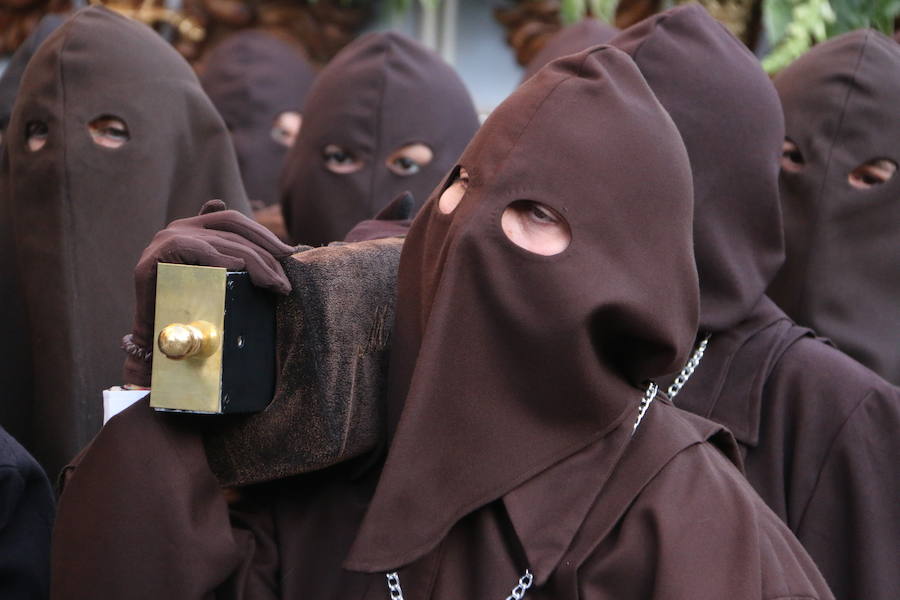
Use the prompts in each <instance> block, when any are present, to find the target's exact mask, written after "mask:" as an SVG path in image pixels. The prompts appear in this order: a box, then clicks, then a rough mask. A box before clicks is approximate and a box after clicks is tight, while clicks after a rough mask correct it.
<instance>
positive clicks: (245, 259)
mask: <svg viewBox="0 0 900 600" xmlns="http://www.w3.org/2000/svg"><path fill="white" fill-rule="evenodd" d="M293 253H294V248H292V247H291V246H288V245H287V244H285V243H283V242H281V241H280V240H279V239H278V238H277V237H275V235H273V234H272V233H271V232H270V231H269V230H267V229H266V228H265V227H263V226H262V225H260V224H259V223H256V222H255V221H253V220H251V219H249V218H248V217H246V216H244V215H242V214H241V213H239V212H237V211H234V210H226V209H225V203H224V202H222V201H221V200H210V201H209V202H207V203H206V204H204V205H203V208H201V209H200V215H199V216H196V217H190V218H187V219H179V220H177V221H173V222H172V223H170V224H169V226H168V227H166V228H165V229H163V230H162V231H160V232H159V233H157V234H156V235H155V236H154V237H153V241H151V242H150V245H149V246H147V248H146V249H145V250H144V252H143V254H141V259H140V261H138V264H137V266H136V267H135V269H134V287H135V314H134V328H133V331H132V333H131V334H130V335H127V336H125V338H124V339H123V340H122V346H123V348H124V349H125V351H126V354H127V358H126V359H125V366H124V370H123V375H124V381H125V383H126V384H132V385H138V386H143V387H148V386H149V385H150V371H151V364H152V363H151V357H152V354H151V351H152V350H153V347H154V346H155V344H154V342H155V340H153V319H154V316H155V313H156V271H157V264H158V263H160V262H167V263H177V264H184V265H200V266H204V267H224V268H226V269H228V270H230V271H244V270H246V271H248V272H249V275H250V280H251V281H252V282H253V284H254V285H257V286H259V287H261V288H264V289H267V290H271V291H273V292H276V293H279V294H287V293H289V292H290V291H291V284H290V282H289V281H288V278H287V276H286V275H285V274H284V269H282V268H281V265H280V264H279V263H278V260H277V259H280V258H284V257H285V256H289V255H291V254H293Z"/></svg>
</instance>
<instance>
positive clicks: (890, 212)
mask: <svg viewBox="0 0 900 600" xmlns="http://www.w3.org/2000/svg"><path fill="white" fill-rule="evenodd" d="M775 88H776V89H777V90H778V94H779V96H780V97H781V103H782V106H783V107H784V115H785V121H786V134H787V138H786V141H785V145H786V147H785V156H784V158H783V159H782V164H783V168H782V170H781V179H780V183H781V204H782V210H783V211H784V233H785V246H786V255H787V257H786V260H785V263H784V266H783V267H782V268H781V271H779V272H778V276H777V277H776V278H775V280H774V281H773V282H772V285H771V286H770V287H769V295H770V296H771V297H772V299H773V300H774V301H775V302H776V303H778V305H779V306H780V307H781V308H783V309H784V311H785V312H786V313H787V314H788V315H790V316H791V317H792V318H793V319H795V320H796V321H797V322H798V323H801V324H803V325H807V326H809V327H811V328H813V329H815V330H816V332H818V333H820V334H822V335H824V336H826V337H828V338H830V339H832V340H833V341H834V342H835V344H836V345H837V347H838V348H840V349H841V350H843V351H844V352H846V353H847V354H849V355H850V356H852V357H853V358H855V359H856V360H858V361H859V362H861V363H863V364H864V365H866V366H867V367H869V368H870V369H872V370H873V371H875V372H876V373H878V374H880V375H881V376H882V377H884V378H885V379H887V380H888V381H891V382H893V383H894V384H900V201H898V200H900V175H898V174H897V173H896V171H897V165H898V163H900V119H898V118H897V107H898V106H900V45H897V43H896V42H895V41H894V40H892V39H890V38H888V37H885V36H884V35H882V34H880V33H878V32H875V31H872V30H860V31H855V32H852V33H848V34H845V35H842V36H840V37H837V38H834V39H832V40H829V41H827V42H825V43H823V44H820V45H818V46H816V47H815V48H813V49H812V50H811V51H810V52H808V53H807V54H806V55H804V56H802V57H801V58H800V59H798V60H797V61H796V62H794V63H793V64H792V65H791V66H790V67H788V68H787V69H785V70H784V71H782V72H781V73H780V74H779V75H778V78H777V79H776V80H775Z"/></svg>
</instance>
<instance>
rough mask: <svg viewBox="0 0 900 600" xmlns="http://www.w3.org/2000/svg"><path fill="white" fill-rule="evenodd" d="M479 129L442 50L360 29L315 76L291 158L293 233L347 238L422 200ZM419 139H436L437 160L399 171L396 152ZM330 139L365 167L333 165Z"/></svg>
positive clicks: (302, 237)
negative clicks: (401, 200) (393, 206)
mask: <svg viewBox="0 0 900 600" xmlns="http://www.w3.org/2000/svg"><path fill="white" fill-rule="evenodd" d="M477 128H478V117H477V115H476V114H475V107H474V105H473V104H472V99H471V98H470V97H469V93H468V91H466V88H465V85H463V82H462V80H460V78H459V76H458V75H457V74H456V72H455V71H454V70H453V68H452V67H450V65H448V64H447V63H445V62H444V61H443V60H441V58H440V57H439V56H438V55H436V54H435V53H434V52H432V51H431V50H428V49H427V48H425V47H424V46H422V45H421V44H419V43H418V42H416V41H414V40H411V39H409V38H407V37H405V36H402V35H400V34H397V33H373V34H369V35H366V36H363V37H361V38H359V39H358V40H356V41H355V42H353V43H352V44H350V45H349V46H347V47H346V48H344V49H343V50H342V51H341V52H340V54H338V55H337V56H336V57H335V58H334V59H333V60H332V61H331V62H330V63H328V66H327V67H325V69H323V70H322V72H321V73H320V74H319V76H318V77H317V78H316V82H315V84H314V85H313V89H312V90H311V91H310V94H309V98H308V99H307V102H306V108H305V111H304V122H303V127H302V129H301V130H300V135H299V137H298V138H297V143H296V144H295V145H294V147H293V148H292V149H291V152H290V153H289V154H288V158H287V161H286V162H285V165H284V171H283V172H282V179H281V190H282V197H281V208H282V212H283V213H284V219H285V223H286V225H287V228H288V233H289V234H290V236H291V238H292V240H293V241H294V242H297V243H302V244H308V245H310V246H318V245H321V244H327V243H328V242H332V241H334V240H341V239H343V238H344V236H345V235H346V234H347V232H349V231H350V230H351V229H352V228H353V226H354V225H356V224H357V223H359V222H360V221H364V220H366V219H371V218H372V217H373V216H374V215H375V214H377V213H378V212H379V211H380V210H381V209H382V208H384V207H385V206H386V205H387V204H388V203H390V202H391V200H393V199H394V198H396V197H397V195H398V194H400V193H402V192H405V191H409V192H411V193H412V195H413V197H414V198H415V199H416V200H417V201H418V202H419V203H421V202H423V200H424V199H425V198H427V197H428V194H429V193H430V192H431V190H432V189H433V188H434V186H435V185H437V183H438V182H439V181H440V179H441V177H443V175H444V173H446V172H447V169H449V168H450V167H451V166H453V164H454V163H455V162H456V160H457V159H458V158H459V155H460V153H461V152H462V151H463V149H464V148H465V146H466V144H467V143H468V142H469V140H470V139H471V138H472V134H473V133H475V130H476V129H477ZM417 142H421V143H423V144H425V145H427V146H429V147H430V148H431V150H432V152H433V153H434V158H433V160H432V161H431V162H430V163H429V164H428V165H427V166H424V167H422V168H421V169H420V170H419V171H418V172H417V173H414V174H412V175H408V176H401V175H397V174H395V173H393V172H391V171H390V170H389V169H388V168H387V166H386V163H387V159H388V157H389V156H390V155H391V154H392V153H393V152H394V151H395V150H397V149H398V148H400V147H402V146H405V145H407V144H413V143H417ZM329 144H337V145H339V146H340V147H341V148H343V149H344V150H346V151H347V152H349V153H350V154H352V155H353V156H354V157H355V158H356V159H359V160H361V161H363V166H362V168H361V169H360V170H358V171H356V172H354V173H349V174H337V173H333V172H331V171H329V170H328V169H327V168H326V166H325V162H324V160H323V150H324V149H325V147H326V146H327V145H329Z"/></svg>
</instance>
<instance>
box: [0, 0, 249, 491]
mask: <svg viewBox="0 0 900 600" xmlns="http://www.w3.org/2000/svg"><path fill="white" fill-rule="evenodd" d="M7 136H8V137H7V142H8V143H7V144H5V146H6V151H5V153H4V156H3V162H2V166H0V211H2V219H0V220H2V222H3V223H5V224H6V223H8V224H9V231H8V233H6V234H4V239H3V240H2V242H0V243H2V244H3V246H4V247H8V248H10V249H11V251H12V255H13V256H14V263H13V261H9V260H8V258H9V257H8V256H5V257H4V263H5V265H6V267H7V268H10V267H11V268H12V269H11V271H12V272H10V271H8V270H6V269H5V270H4V273H3V274H2V275H0V276H2V278H3V288H2V294H0V296H3V300H2V303H3V304H4V306H6V305H7V304H14V303H18V306H17V309H18V314H17V316H16V317H15V319H6V317H8V316H9V315H8V313H7V314H6V315H4V317H5V320H8V321H13V322H12V323H8V324H7V325H4V327H9V326H10V325H12V326H14V327H17V328H18V330H17V331H15V332H13V334H14V337H12V338H10V337H5V336H4V339H5V340H6V343H5V344H4V345H3V348H4V349H3V350H2V351H0V369H2V371H0V379H2V381H3V382H4V383H5V382H6V381H7V380H9V381H13V382H14V384H15V385H16V386H18V387H17V389H16V395H15V396H10V398H14V400H12V401H14V402H16V403H19V404H20V405H22V406H23V407H27V409H28V410H29V412H30V414H28V415H26V417H27V419H28V421H29V422H30V426H29V427H28V428H27V431H26V434H27V435H26V437H25V439H24V440H23V441H24V442H25V444H26V447H29V449H30V450H31V451H32V453H33V454H34V455H35V456H36V458H38V460H39V461H41V463H42V464H43V465H44V466H45V468H46V469H47V471H48V472H49V473H51V474H52V475H51V476H54V477H55V474H56V472H58V470H59V469H60V468H61V467H62V466H63V465H65V464H66V462H67V461H69V460H70V459H71V458H72V457H73V456H74V455H75V454H76V453H77V452H78V451H79V450H80V449H81V448H82V447H83V446H84V445H85V444H86V443H87V442H88V441H89V440H90V439H91V438H92V437H93V435H94V434H95V433H96V432H97V430H98V429H99V428H100V421H101V405H102V402H101V396H100V392H101V390H102V389H104V388H107V387H110V386H112V385H115V384H119V383H121V377H120V374H121V365H122V352H121V350H120V349H119V345H120V341H121V339H122V336H123V334H125V333H127V332H129V331H130V330H131V320H132V317H133V314H134V293H133V288H132V285H131V282H132V270H133V268H134V265H135V263H136V262H137V259H138V257H140V254H141V250H142V249H143V247H144V246H146V245H147V243H148V242H149V240H150V239H151V238H152V237H153V234H154V233H155V232H156V231H157V230H159V229H160V228H161V227H163V226H164V225H165V224H166V223H168V222H170V221H171V220H172V219H175V218H177V217H181V216H187V215H193V214H196V213H197V210H198V208H199V207H200V205H202V204H203V202H204V201H205V200H208V199H210V198H213V197H219V198H224V199H225V200H227V201H228V202H229V203H230V205H231V206H232V207H234V208H237V209H239V210H242V211H244V212H248V211H249V206H248V204H247V200H246V197H245V195H244V191H243V188H242V186H241V180H240V173H239V172H238V169H237V162H236V161H235V158H234V150H233V149H232V147H231V142H230V139H229V136H228V130H227V129H226V128H225V125H224V124H223V123H222V119H221V118H220V117H219V115H218V114H217V113H216V111H215V108H213V106H212V104H211V103H210V101H209V99H208V98H207V97H206V94H204V93H203V90H202V89H201V88H200V84H199V82H198V81H197V78H196V76H195V75H194V73H193V71H192V70H191V68H190V66H189V65H188V64H187V63H186V62H185V61H184V59H183V58H182V57H181V56H179V55H178V54H177V53H176V52H175V51H174V50H173V49H172V48H171V47H170V46H169V45H168V44H167V43H166V42H165V41H163V40H162V39H161V38H160V37H159V36H158V35H157V34H155V33H154V32H153V31H152V30H151V29H149V28H148V27H146V26H144V25H141V24H138V23H136V22H135V21H132V20H129V19H126V18H124V17H121V16H118V15H116V14H114V13H112V12H110V11H108V10H106V9H104V8H99V7H91V8H87V9H84V10H81V11H79V12H78V13H76V14H75V15H74V16H73V17H72V18H70V19H69V20H68V21H67V22H66V23H65V24H64V25H62V26H61V27H60V28H59V29H57V30H56V31H55V32H54V33H53V34H52V35H51V36H50V37H49V38H48V39H47V40H46V41H45V42H44V44H43V45H42V46H41V47H40V49H39V50H38V52H37V53H36V54H35V56H34V57H33V58H32V60H31V62H30V63H29V65H28V68H27V70H26V72H25V76H24V78H23V80H22V86H21V89H20V92H19V96H18V99H17V101H16V105H15V108H14V110H13V114H12V119H11V121H10V124H9V127H8V129H7ZM6 236H8V237H6ZM8 282H11V283H12V284H11V285H10V284H8ZM7 357H9V360H8V358H7ZM10 365H13V366H14V367H15V368H14V369H11V368H10ZM7 369H10V370H9V371H7ZM29 388H30V389H29ZM7 391H8V390H7V389H6V388H5V387H4V392H7Z"/></svg>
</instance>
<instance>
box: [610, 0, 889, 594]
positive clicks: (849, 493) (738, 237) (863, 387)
mask: <svg viewBox="0 0 900 600" xmlns="http://www.w3.org/2000/svg"><path fill="white" fill-rule="evenodd" d="M612 43H613V44H614V45H616V46H618V47H621V48H623V49H624V50H626V51H627V52H629V53H630V54H631V55H632V56H633V57H634V58H635V62H636V63H637V65H638V67H639V68H640V69H641V72H642V73H643V74H644V76H645V77H646V79H647V82H648V83H649V84H650V87H651V88H652V89H653V90H654V93H655V94H656V96H657V97H658V98H659V99H660V102H661V103H662V104H663V106H664V107H665V108H666V109H667V110H668V111H669V114H670V115H671V116H672V119H673V120H674V121H675V123H676V125H677V126H678V128H679V131H680V132H681V135H682V137H683V139H684V142H685V146H686V147H687V150H688V154H689V155H690V157H691V166H692V168H693V172H694V194H695V218H694V236H695V244H696V253H697V267H698V271H699V274H700V291H701V294H700V309H701V312H700V331H701V333H702V334H706V333H710V334H712V338H711V341H710V343H709V347H708V349H707V351H706V355H705V357H704V358H703V361H702V362H701V364H700V367H699V368H698V369H697V371H696V372H695V373H694V375H693V376H692V378H691V379H690V380H689V381H688V383H687V385H686V386H685V387H684V388H683V390H682V391H681V392H680V394H679V395H678V396H677V397H676V398H675V404H676V405H678V406H679V407H682V408H685V409H687V410H690V411H693V412H695V413H697V414H700V415H701V416H704V417H709V418H712V419H714V420H716V421H717V422H719V423H722V424H724V425H726V426H727V427H728V428H729V429H731V431H732V432H733V433H734V435H735V436H736V438H737V440H738V442H739V443H740V444H741V449H742V454H743V456H744V458H745V462H746V469H747V476H748V478H749V480H750V482H751V483H752V484H753V486H754V487H755V488H756V490H757V491H758V492H759V493H760V494H761V495H762V497H763V498H764V499H765V500H766V502H767V503H768V504H769V506H770V507H772V509H773V510H774V511H775V512H776V513H777V514H778V515H779V516H781V517H782V518H783V519H784V520H785V521H786V522H787V524H788V525H789V526H790V527H791V529H792V530H793V531H794V533H795V534H796V535H797V536H798V537H799V539H800V541H801V542H802V543H803V544H804V546H805V547H806V549H807V550H808V551H809V553H810V554H811V556H812V557H813V559H814V560H815V561H816V563H817V565H818V566H819V567H820V568H821V569H822V571H823V573H824V575H825V578H826V579H827V580H828V582H829V585H830V586H831V587H832V589H833V590H834V592H835V594H836V595H837V596H838V597H839V598H846V599H850V598H884V599H887V598H896V597H897V594H898V593H900V571H898V570H897V569H896V568H895V565H896V564H897V563H898V561H900V503H897V502H896V501H895V499H896V498H897V496H898V495H900V470H898V469H897V468H896V458H895V457H896V456H898V455H900V438H898V437H897V436H896V431H897V430H898V427H900V401H898V398H897V393H896V390H895V389H892V388H891V386H889V385H887V384H886V383H885V382H884V381H883V380H881V379H880V378H879V377H877V376H876V375H874V374H873V373H871V372H869V371H867V370H866V369H864V368H863V367H861V366H860V365H858V364H857V363H856V362H855V361H853V360H852V359H850V358H849V357H847V356H845V355H842V354H840V353H839V352H837V351H835V350H834V349H833V348H830V347H828V346H827V345H826V344H825V343H823V342H822V341H821V340H817V339H814V338H813V337H811V336H812V334H811V333H810V332H809V330H807V329H804V328H801V327H798V326H797V325H795V324H794V323H793V322H792V321H791V320H790V319H789V318H788V317H787V315H785V314H784V313H783V312H782V311H781V310H780V309H779V308H778V307H777V306H775V304H774V303H773V302H772V301H771V300H770V299H769V298H768V297H767V296H765V294H764V291H765V289H766V287H767V286H768V285H769V283H770V282H771V280H772V279H773V277H774V276H775V273H776V272H777V270H778V268H779V267H780V265H781V263H782V262H783V259H784V251H783V245H782V240H781V213H780V209H779V203H778V193H777V182H778V168H779V167H778V165H779V155H780V148H781V143H782V141H783V137H784V130H783V127H782V119H781V109H780V106H779V103H778V98H777V95H776V93H775V90H774V88H773V86H772V85H771V83H770V82H769V80H768V78H767V77H766V75H765V74H764V73H763V72H762V70H761V69H760V67H759V64H758V62H757V61H756V59H755V58H754V57H753V56H752V55H751V54H750V53H749V52H748V51H747V50H746V48H744V47H743V45H742V44H740V42H738V41H737V40H736V39H735V38H734V37H733V36H731V34H729V33H728V32H727V31H726V30H725V29H724V28H723V27H722V26H721V25H720V24H718V23H716V22H715V21H714V20H713V19H712V18H711V17H710V16H709V15H708V14H707V13H706V12H705V11H704V10H703V9H702V8H700V7H697V6H685V7H680V8H677V9H673V10H671V11H668V12H666V13H663V14H661V15H658V16H656V17H653V18H651V19H648V20H647V21H644V22H642V23H640V24H638V25H635V26H634V27H632V28H630V29H627V30H625V31H624V32H623V33H622V34H621V35H620V36H619V37H617V38H616V39H615V40H613V42H612ZM712 97H715V98H716V102H715V103H709V102H708V101H707V100H708V99H709V98H712Z"/></svg>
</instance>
